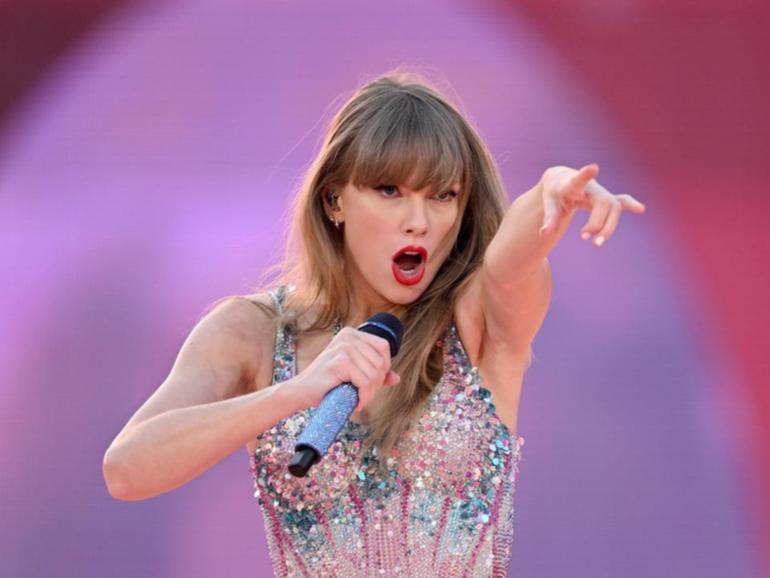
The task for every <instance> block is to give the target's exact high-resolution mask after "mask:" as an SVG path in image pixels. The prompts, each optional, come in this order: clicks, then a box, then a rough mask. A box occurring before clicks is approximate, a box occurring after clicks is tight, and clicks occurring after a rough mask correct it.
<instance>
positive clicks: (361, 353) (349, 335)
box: [294, 327, 401, 411]
mask: <svg viewBox="0 0 770 578" xmlns="http://www.w3.org/2000/svg"><path fill="white" fill-rule="evenodd" d="M400 380H401V378H400V376H399V375H398V374H397V373H396V372H394V371H392V370H391V369H390V344H389V343H388V342H387V340H385V339H383V338H382V337H377V336H376V335H371V334H369V333H364V332H363V331H359V330H357V329H354V328H352V327H343V328H342V329H341V330H340V332H339V333H337V335H335V336H334V338H333V339H332V340H331V342H330V343H329V345H327V346H326V348H325V349H324V350H323V351H322V352H321V353H320V354H318V356H317V357H316V358H315V359H314V360H313V362H312V363H311V364H310V365H309V366H308V367H307V368H306V369H304V370H303V371H302V372H300V374H299V375H298V376H297V380H296V385H295V386H294V391H295V393H296V395H297V396H298V397H299V398H300V399H301V403H302V406H303V407H316V406H318V404H319V403H321V400H322V399H323V397H324V395H326V392H327V391H329V390H330V389H333V388H334V387H336V386H338V385H339V384H341V383H345V382H350V383H352V384H353V385H355V386H356V388H358V405H357V406H356V408H355V410H354V411H361V409H363V408H364V407H366V405H367V404H368V403H369V402H370V401H371V400H372V398H373V397H374V395H375V394H376V393H377V391H378V390H379V389H380V388H381V387H388V386H393V385H396V384H397V383H398V382H399V381H400Z"/></svg>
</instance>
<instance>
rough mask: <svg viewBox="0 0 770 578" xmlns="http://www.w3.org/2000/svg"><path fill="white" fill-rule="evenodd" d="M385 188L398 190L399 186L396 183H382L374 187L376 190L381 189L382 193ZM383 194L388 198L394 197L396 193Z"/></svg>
mask: <svg viewBox="0 0 770 578" xmlns="http://www.w3.org/2000/svg"><path fill="white" fill-rule="evenodd" d="M385 189H393V190H394V191H395V192H398V187H396V185H380V186H379V187H374V190H375V191H380V192H381V193H383V191H384V190H385ZM383 196H384V197H386V198H392V197H393V196H395V195H387V194H384V193H383Z"/></svg>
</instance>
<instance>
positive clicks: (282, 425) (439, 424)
mask: <svg viewBox="0 0 770 578" xmlns="http://www.w3.org/2000/svg"><path fill="white" fill-rule="evenodd" d="M285 292H286V287H280V288H279V289H277V290H275V291H273V292H272V293H271V295H272V297H273V299H274V301H275V303H276V306H277V307H281V306H282V305H283V298H284V297H285ZM442 341H443V367H444V372H443V375H442V377H441V379H440V380H439V382H438V383H437V384H436V386H435V388H434V390H433V391H432V392H431V394H430V395H429V397H428V400H427V402H426V405H425V409H424V411H423V412H422V413H421V414H419V417H418V419H417V421H416V423H415V425H413V426H412V427H411V428H410V429H409V430H407V432H406V433H405V434H404V435H403V436H402V438H401V439H400V440H399V442H398V444H397V445H396V447H395V448H394V450H393V453H392V455H391V457H389V458H388V459H387V471H388V473H387V476H381V475H380V474H379V473H378V468H377V464H378V463H379V462H378V455H377V449H376V448H371V449H369V450H368V451H367V452H366V453H363V452H362V451H361V443H362V441H363V439H364V438H365V437H366V433H367V428H366V426H365V425H364V424H359V423H357V422H354V421H351V420H348V421H347V422H346V424H345V425H344V426H343V428H342V430H341V431H340V433H339V435H338V436H337V439H336V441H335V442H334V443H333V444H332V445H331V446H330V447H329V449H328V451H327V453H326V455H324V456H323V457H322V458H321V460H320V461H319V462H317V463H316V464H315V465H314V466H313V467H312V468H311V469H310V471H309V472H308V474H307V476H306V477H304V478H297V477H294V476H293V475H292V474H290V473H289V471H288V469H287V466H288V463H289V461H290V460H291V458H292V456H293V455H294V444H295V440H296V438H298V437H299V435H300V434H301V433H302V430H303V429H304V427H305V425H306V424H307V422H308V419H309V417H310V416H311V414H312V411H313V409H312V408H308V409H305V410H302V411H300V412H298V413H295V414H293V415H290V416H288V417H287V418H285V419H283V420H281V421H280V422H278V423H277V424H276V425H275V426H273V427H272V428H270V429H268V430H266V431H265V432H263V433H262V434H260V435H259V436H257V438H256V442H257V445H256V449H255V451H254V453H253V454H252V455H251V457H250V472H251V476H252V480H253V483H254V489H255V492H254V497H255V498H257V502H258V504H259V506H260V508H261V511H262V516H263V520H264V523H265V534H266V536H267V541H268V550H269V553H270V558H271V560H272V563H273V569H274V572H275V575H276V576H279V577H287V576H290V577H295V576H297V577H299V576H303V577H305V576H306V577H313V578H315V577H335V578H344V577H351V578H352V577H355V578H364V577H376V578H382V577H388V578H391V577H412V576H414V577H420V578H428V577H433V576H435V577H441V578H448V577H461V576H462V577H489V576H495V577H498V576H499V577H504V576H507V571H508V563H509V561H510V557H511V547H512V542H513V512H514V508H513V497H514V492H515V483H516V476H517V474H518V471H519V468H518V463H519V460H520V456H521V447H522V446H523V445H524V438H523V437H521V436H517V435H516V434H513V433H511V432H510V430H509V429H508V428H507V426H506V425H505V424H503V423H502V421H501V420H500V419H499V417H498V416H497V414H496V412H495V406H494V404H493V403H492V399H491V395H492V394H491V392H490V391H489V390H488V389H486V388H485V387H484V386H483V385H482V382H481V377H480V375H479V370H478V368H477V367H474V366H472V365H471V363H470V360H469V358H468V356H467V354H466V352H465V350H464V349H463V346H462V343H461V342H460V339H459V337H458V334H457V328H456V327H455V325H454V323H452V324H451V325H450V328H449V329H448V330H447V332H446V333H445V335H444V339H443V340H442ZM295 344H296V336H295V334H294V333H293V331H292V330H291V329H290V328H289V326H287V325H283V326H279V327H278V329H277V334H276V343H275V355H274V366H273V369H274V371H273V384H275V383H279V382H282V381H285V380H287V379H289V378H291V377H293V376H294V375H295V372H296V365H295V363H296V362H295ZM395 387H398V386H397V385H396V386H395Z"/></svg>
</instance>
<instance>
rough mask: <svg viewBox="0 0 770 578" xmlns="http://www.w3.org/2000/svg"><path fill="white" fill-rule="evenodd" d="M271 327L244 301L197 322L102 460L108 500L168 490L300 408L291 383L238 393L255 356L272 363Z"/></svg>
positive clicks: (252, 374) (252, 372) (253, 370)
mask: <svg viewBox="0 0 770 578" xmlns="http://www.w3.org/2000/svg"><path fill="white" fill-rule="evenodd" d="M271 325H272V324H270V323H266V322H265V317H264V316H263V314H262V313H260V312H259V311H258V309H257V308H256V307H255V306H254V304H253V303H249V302H248V300H245V299H231V300H228V301H226V302H224V303H222V304H221V305H219V306H217V307H216V308H215V309H214V310H213V311H212V312H211V313H210V314H209V315H207V316H206V317H204V318H203V319H202V320H201V321H200V322H199V323H198V325H197V326H196V327H195V328H194V329H193V331H192V332H191V333H190V335H189V337H188V338H187V340H186V341H185V343H184V345H183V346H182V349H181V351H180V352H179V356H178V357H177V360H176V362H175V363H174V367H173V368H172V370H171V373H170V374H169V376H168V378H167V379H166V380H165V381H164V382H163V383H162V384H161V386H160V387H159V388H158V389H157V391H155V392H154V393H153V395H152V396H151V397H150V398H149V399H148V400H147V401H146V402H145V403H144V405H142V407H141V408H140V409H139V410H138V411H137V412H136V414H135V415H134V416H133V417H132V418H131V420H129V422H128V423H127V424H126V425H125V427H124V428H123V430H122V431H121V432H120V433H119V434H118V436H117V437H116V438H115V440H114V441H113V442H112V444H111V445H110V447H109V448H108V449H107V451H106V453H105V455H104V460H103V465H102V469H103V475H104V479H105V482H106V484H107V488H108V490H109V492H110V494H111V495H112V496H113V497H114V498H117V499H120V500H132V501H133V500H144V499H147V498H151V497H153V496H157V495H159V494H162V493H165V492H168V491H170V490H173V489H175V488H177V487H179V486H181V485H183V484H185V483H187V482H188V481H190V480H192V479H193V478H195V477H197V476H199V475H200V474H201V473H203V472H204V471H206V470H207V469H208V468H210V467H211V466H213V465H214V464H216V463H217V462H219V461H220V460H222V459H223V458H225V457H226V456H228V455H229V454H231V453H232V452H233V451H235V450H236V449H237V448H239V447H241V446H243V445H244V444H246V443H247V442H248V441H250V440H252V439H254V438H255V437H256V436H257V435H259V434H260V433H262V432H263V431H265V430H267V429H269V428H270V427H272V426H273V425H275V424H276V423H278V422H279V421H280V420H281V419H283V418H284V417H286V416H288V415H291V414H293V413H295V412H296V411H299V410H300V409H301V408H300V407H299V403H300V402H299V400H298V399H296V395H294V394H293V393H292V381H293V380H289V381H286V382H284V383H282V384H277V385H274V386H271V387H264V388H262V389H258V390H257V391H255V392H253V393H249V394H246V395H240V396H238V393H239V392H240V391H241V389H242V386H243V385H244V383H247V382H253V380H254V379H255V378H256V376H259V375H261V374H262V372H260V371H259V365H260V359H263V358H264V359H267V358H270V359H272V357H271V356H270V355H269V354H270V353H272V349H271V347H272V345H273V342H272V327H271ZM258 385H259V384H258ZM261 385H265V384H261Z"/></svg>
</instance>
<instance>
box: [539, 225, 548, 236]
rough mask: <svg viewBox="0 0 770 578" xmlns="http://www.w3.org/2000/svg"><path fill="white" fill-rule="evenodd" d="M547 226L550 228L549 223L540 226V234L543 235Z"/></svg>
mask: <svg viewBox="0 0 770 578" xmlns="http://www.w3.org/2000/svg"><path fill="white" fill-rule="evenodd" d="M547 228H548V225H543V226H542V227H540V234H541V235H542V234H543V233H544V232H545V230H546V229H547Z"/></svg>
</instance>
